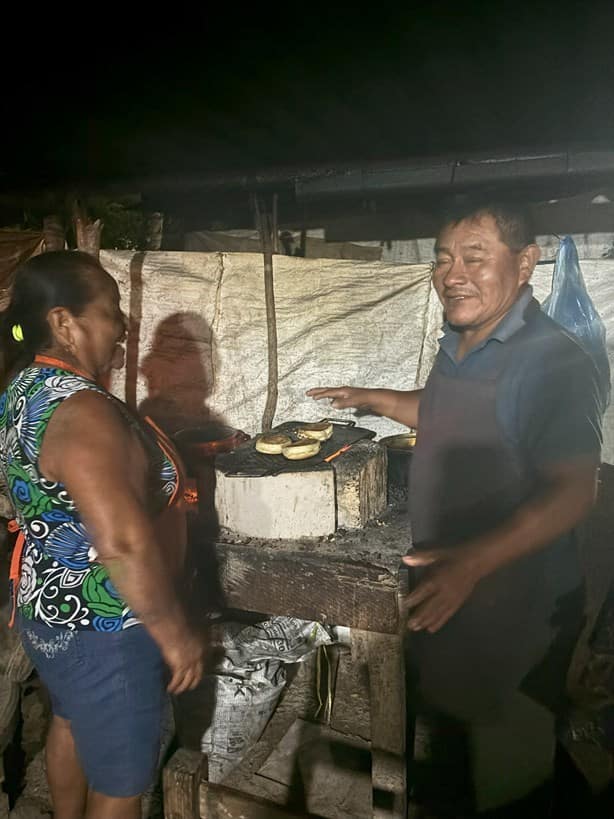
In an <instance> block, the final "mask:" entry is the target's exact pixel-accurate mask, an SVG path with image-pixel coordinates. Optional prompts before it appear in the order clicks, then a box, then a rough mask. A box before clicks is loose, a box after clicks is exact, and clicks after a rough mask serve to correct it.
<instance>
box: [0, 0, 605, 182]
mask: <svg viewBox="0 0 614 819" xmlns="http://www.w3.org/2000/svg"><path fill="white" fill-rule="evenodd" d="M612 5H613V4H610V3H591V2H588V3H575V4H554V3H549V4H546V5H544V4H540V3H521V4H517V5H515V4H513V3H505V2H492V3H491V4H490V5H488V6H486V7H484V8H482V4H461V3H456V4H450V5H449V9H451V10H448V5H447V4H441V3H439V4H437V3H434V4H431V5H430V6H429V7H428V8H424V7H423V6H422V5H421V4H410V3H405V5H404V6H403V7H402V8H403V9H404V10H403V11H398V10H395V9H394V7H397V6H400V4H397V3H395V4H389V5H388V6H387V5H386V4H385V3H384V4H379V5H378V4H373V3H372V4H369V5H368V9H369V10H368V11H364V10H361V8H360V5H354V6H349V5H348V6H347V7H346V6H345V5H344V6H343V7H342V8H341V9H339V6H337V9H338V10H337V11H335V12H334V13H331V12H330V11H328V12H326V13H320V11H319V10H318V7H317V5H316V6H314V5H309V6H304V7H300V8H290V7H289V8H288V9H286V10H283V9H280V10H279V11H277V12H275V13H273V12H272V11H269V12H268V13H267V14H266V16H265V17H262V16H260V14H259V13H258V10H257V9H254V10H252V11H251V13H250V14H249V15H248V16H247V15H246V14H244V13H243V12H240V11H239V10H238V8H236V7H233V6H231V5H230V4H228V5H227V6H226V7H224V8H218V9H217V11H216V12H215V13H213V12H211V11H200V12H199V11H191V12H186V13H185V14H183V15H181V17H180V19H177V17H175V18H172V17H171V16H170V15H171V13H172V12H173V9H171V8H170V7H166V8H164V7H161V9H160V10H159V11H157V12H156V11H154V9H153V6H152V7H151V9H149V11H148V13H147V15H148V16H147V17H144V18H143V20H142V21H136V20H129V21H126V18H125V14H126V13H127V11H126V10H125V9H124V11H122V13H116V14H114V13H113V11H112V10H111V8H110V7H104V6H103V7H98V6H97V7H93V6H92V7H88V8H89V11H88V17H89V16H90V15H91V16H92V20H91V22H87V21H86V20H85V17H84V18H83V25H82V26H80V27H78V26H76V17H75V16H73V17H72V18H71V20H67V19H66V18H62V19H57V18H56V26H55V27H54V26H51V25H50V24H48V23H47V22H46V21H45V20H42V19H38V18H37V15H38V12H37V13H36V14H34V12H33V13H32V19H31V20H30V21H26V20H22V21H19V22H16V23H15V26H14V28H13V29H11V27H10V26H8V27H7V29H6V30H5V37H4V39H5V43H6V42H7V40H8V39H10V37H11V36H12V35H11V33H10V32H11V31H12V32H13V34H15V35H16V37H17V35H18V33H19V32H21V35H22V36H23V42H22V43H21V44H20V45H19V48H18V50H17V53H16V55H9V52H8V50H7V49H5V53H4V56H3V57H2V63H3V75H4V82H3V84H2V86H3V97H4V105H3V107H4V111H5V114H6V116H5V124H4V126H3V128H2V135H1V138H2V142H3V147H2V151H1V154H0V174H1V176H0V183H3V184H2V186H3V187H4V188H5V189H6V188H7V187H9V188H10V187H12V186H15V185H17V186H19V185H22V184H24V185H25V184H28V185H35V186H36V185H39V184H40V185H43V184H46V183H48V182H52V183H53V182H57V181H66V180H69V179H73V178H74V179H78V178H83V179H112V178H126V177H138V176H143V175H146V176H149V175H158V174H168V173H170V174H173V173H188V174H189V173H201V172H232V171H244V170H253V169H257V168H266V167H271V166H277V165H313V164H319V163H322V162H326V163H328V162H335V161H337V162H352V161H370V160H387V159H395V158H406V157H412V156H425V155H429V154H441V153H450V152H464V151H495V150H505V149H507V148H515V147H520V148H524V149H528V150H533V149H537V148H539V149H541V148H548V147H552V146H554V145H565V144H567V143H569V142H576V143H577V142H584V143H591V144H595V143H599V144H602V145H607V144H608V143H609V144H610V145H612V146H614V25H613V23H614V12H613V11H612V10H611V7H612ZM263 8H264V6H263ZM387 9H388V10H387ZM97 15H98V16H99V17H100V21H99V22H96V16H97ZM162 15H164V17H163V16H162ZM152 21H153V26H152ZM137 23H138V24H139V25H137ZM56 28H57V31H56ZM71 31H72V33H71Z"/></svg>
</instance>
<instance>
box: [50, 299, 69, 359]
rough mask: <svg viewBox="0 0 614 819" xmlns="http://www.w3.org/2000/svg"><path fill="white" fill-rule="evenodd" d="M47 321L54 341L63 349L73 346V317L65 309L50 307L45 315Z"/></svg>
mask: <svg viewBox="0 0 614 819" xmlns="http://www.w3.org/2000/svg"><path fill="white" fill-rule="evenodd" d="M47 321H48V323H49V327H50V328H51V335H52V336H53V339H54V341H55V342H56V343H57V344H58V345H59V346H60V347H64V349H67V350H69V349H71V348H72V347H73V346H74V329H75V317H74V316H73V314H72V313H71V312H70V310H67V309H66V307H52V308H51V310H50V311H49V312H48V313H47Z"/></svg>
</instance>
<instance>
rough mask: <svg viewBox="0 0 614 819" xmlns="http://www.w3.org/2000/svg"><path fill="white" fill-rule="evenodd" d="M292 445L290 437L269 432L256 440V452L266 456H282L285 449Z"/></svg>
mask: <svg viewBox="0 0 614 819" xmlns="http://www.w3.org/2000/svg"><path fill="white" fill-rule="evenodd" d="M291 443H292V438H290V436H289V435H282V434H281V433H280V432H267V433H265V434H264V435H259V436H258V437H257V438H256V444H255V446H256V450H257V451H258V452H262V453H264V454H265V455H280V454H281V451H282V449H283V447H285V446H287V445H288V444H291Z"/></svg>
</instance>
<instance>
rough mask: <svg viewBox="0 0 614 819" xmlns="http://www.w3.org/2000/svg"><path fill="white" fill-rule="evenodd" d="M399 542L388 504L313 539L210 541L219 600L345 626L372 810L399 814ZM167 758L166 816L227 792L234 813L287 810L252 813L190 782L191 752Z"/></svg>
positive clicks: (401, 527) (402, 533) (402, 729)
mask: <svg viewBox="0 0 614 819" xmlns="http://www.w3.org/2000/svg"><path fill="white" fill-rule="evenodd" d="M408 545H409V529H408V521H407V518H406V516H405V515H404V514H403V513H391V514H390V515H389V516H388V517H386V518H384V519H383V520H382V521H379V522H378V523H376V524H373V525H369V526H368V527H367V528H365V529H363V530H360V531H355V532H347V533H344V532H338V533H337V534H336V535H334V536H332V537H330V538H328V539H323V540H318V541H313V540H305V541H275V542H265V541H262V540H255V539H248V538H244V539H241V538H238V537H225V538H218V540H217V541H216V543H215V546H214V549H215V558H216V561H217V566H218V577H219V580H220V583H221V588H222V590H223V592H224V595H225V598H226V605H227V606H228V608H230V609H236V610H241V611H250V612H261V613H263V614H266V615H271V616H274V615H281V616H292V617H299V618H302V619H305V620H317V621H319V622H322V623H328V624H330V625H338V626H347V627H349V628H350V629H351V632H350V634H351V643H352V659H353V660H355V661H357V662H363V663H364V664H365V665H366V668H367V670H368V690H369V700H370V715H371V726H370V727H371V752H372V786H373V816H374V817H377V819H383V818H384V817H394V819H405V816H406V810H407V807H406V789H407V788H406V758H405V751H406V746H405V743H406V738H405V733H406V717H405V669H404V655H403V634H404V631H405V627H404V616H403V605H402V599H403V596H404V594H405V593H406V591H407V575H406V571H405V569H404V567H403V564H401V562H400V556H401V555H402V554H404V553H405V552H406V550H407V547H408ZM174 762H175V763H176V764H175V767H173V760H172V761H171V763H170V764H169V766H167V769H166V770H165V811H166V813H165V816H166V819H184V817H186V816H189V817H190V819H192V818H193V817H194V819H195V817H198V816H199V815H200V816H202V817H207V819H214V817H216V816H217V815H218V810H217V808H216V804H218V805H219V804H221V803H222V802H223V803H224V804H225V805H226V807H225V808H224V810H225V811H226V812H224V813H222V812H219V815H220V816H222V815H223V816H232V815H234V814H233V813H230V812H229V808H230V804H229V800H230V801H232V800H234V802H233V804H235V805H236V804H239V803H240V815H242V816H246V817H256V816H261V815H262V816H265V815H267V816H271V817H273V816H280V817H281V816H284V815H287V816H291V815H293V814H292V813H290V812H284V810H283V809H280V808H279V807H275V811H273V806H270V811H271V812H270V813H268V814H266V812H265V813H262V812H261V811H262V810H263V808H262V805H260V806H258V803H257V802H256V801H254V803H253V810H252V811H251V812H250V811H249V809H248V807H247V808H246V804H248V803H249V801H250V799H251V797H245V796H241V794H238V793H237V792H236V791H229V789H225V788H221V787H219V786H213V785H210V784H208V783H206V781H203V782H200V778H201V777H200V775H199V773H198V772H199V771H200V768H199V763H198V760H197V758H194V757H191V758H190V757H189V756H186V754H185V753H184V754H181V756H180V757H179V758H178V759H175V760H174ZM177 763H179V767H177ZM190 771H191V773H190ZM194 777H196V780H198V781H196V780H195V779H194ZM190 783H191V784H190ZM195 788H196V789H198V791H199V797H198V798H197V797H196V796H195V795H194V794H195ZM188 792H190V793H192V795H191V796H188ZM207 794H208V795H207ZM213 796H214V797H215V798H212V797H213ZM186 798H188V801H189V800H191V804H192V805H193V807H194V809H195V810H196V809H199V810H200V814H198V813H192V814H189V813H182V812H180V811H185V809H186V801H185V800H186ZM237 800H238V802H237ZM198 803H200V807H199V808H196V805H197V804H198ZM237 810H239V808H237ZM203 811H206V812H203ZM259 811H260V812H259ZM280 811H281V812H280ZM236 815H239V813H237V814H236Z"/></svg>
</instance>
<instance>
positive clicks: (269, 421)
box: [254, 197, 279, 432]
mask: <svg viewBox="0 0 614 819" xmlns="http://www.w3.org/2000/svg"><path fill="white" fill-rule="evenodd" d="M254 206H255V211H256V221H257V224H258V231H259V233H260V241H261V243H262V254H263V257H264V301H265V305H266V319H267V351H268V365H269V367H268V373H269V374H268V380H267V396H266V404H265V406H264V412H263V414H262V431H263V432H266V431H267V430H269V429H271V427H272V426H273V418H274V417H275V410H276V409H277V396H278V380H279V371H278V361H277V315H276V313H275V287H274V279H273V241H272V230H273V226H272V219H271V214H270V213H269V212H268V211H267V208H266V206H265V202H264V200H263V199H261V198H259V197H254Z"/></svg>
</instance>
